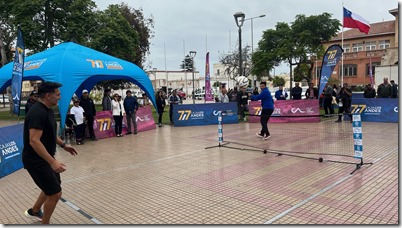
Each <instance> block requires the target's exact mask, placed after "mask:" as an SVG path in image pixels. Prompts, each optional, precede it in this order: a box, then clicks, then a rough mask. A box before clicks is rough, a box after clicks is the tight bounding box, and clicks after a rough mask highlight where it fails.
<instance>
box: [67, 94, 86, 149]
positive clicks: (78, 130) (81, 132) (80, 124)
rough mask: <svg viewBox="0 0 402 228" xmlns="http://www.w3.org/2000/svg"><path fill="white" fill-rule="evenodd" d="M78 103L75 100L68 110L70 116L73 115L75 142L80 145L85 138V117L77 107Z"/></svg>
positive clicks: (82, 110)
mask: <svg viewBox="0 0 402 228" xmlns="http://www.w3.org/2000/svg"><path fill="white" fill-rule="evenodd" d="M79 104H80V101H79V100H75V101H74V106H73V107H71V109H70V114H72V115H74V119H75V123H76V126H74V132H75V142H76V143H77V145H82V144H83V143H84V138H85V117H84V109H83V108H82V107H81V106H80V105H79Z"/></svg>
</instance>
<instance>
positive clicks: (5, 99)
mask: <svg viewBox="0 0 402 228" xmlns="http://www.w3.org/2000/svg"><path fill="white" fill-rule="evenodd" d="M3 96H4V97H3ZM9 102H10V101H9V99H8V95H0V104H3V103H4V104H8V103H9Z"/></svg>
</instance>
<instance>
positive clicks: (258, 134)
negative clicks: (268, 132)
mask: <svg viewBox="0 0 402 228" xmlns="http://www.w3.org/2000/svg"><path fill="white" fill-rule="evenodd" d="M256 135H257V136H258V137H260V138H264V136H263V135H261V134H260V133H257V134H256Z"/></svg>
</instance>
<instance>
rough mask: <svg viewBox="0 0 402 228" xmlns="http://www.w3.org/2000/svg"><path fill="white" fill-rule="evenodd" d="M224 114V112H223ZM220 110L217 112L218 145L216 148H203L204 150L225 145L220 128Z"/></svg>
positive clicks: (221, 128)
mask: <svg viewBox="0 0 402 228" xmlns="http://www.w3.org/2000/svg"><path fill="white" fill-rule="evenodd" d="M224 113H226V112H224ZM222 119H223V118H222V110H219V111H218V145H217V146H210V147H205V149H211V148H215V147H223V146H225V145H226V144H229V143H228V142H227V143H223V127H222Z"/></svg>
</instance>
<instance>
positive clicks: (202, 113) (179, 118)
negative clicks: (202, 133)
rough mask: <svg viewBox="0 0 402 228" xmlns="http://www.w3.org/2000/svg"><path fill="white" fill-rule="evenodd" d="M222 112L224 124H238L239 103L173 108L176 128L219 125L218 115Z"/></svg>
mask: <svg viewBox="0 0 402 228" xmlns="http://www.w3.org/2000/svg"><path fill="white" fill-rule="evenodd" d="M220 111H222V123H223V124H232V123H238V122H239V120H238V117H237V103H236V102H229V103H206V104H186V105H175V106H174V107H173V120H174V126H200V125H213V124H218V114H219V112H220Z"/></svg>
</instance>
